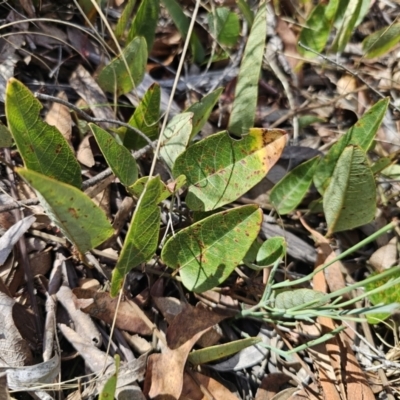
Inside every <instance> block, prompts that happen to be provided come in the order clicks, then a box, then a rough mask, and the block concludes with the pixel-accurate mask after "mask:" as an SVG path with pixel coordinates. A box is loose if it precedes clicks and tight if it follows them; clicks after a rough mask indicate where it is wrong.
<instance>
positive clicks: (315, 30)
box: [297, 3, 332, 58]
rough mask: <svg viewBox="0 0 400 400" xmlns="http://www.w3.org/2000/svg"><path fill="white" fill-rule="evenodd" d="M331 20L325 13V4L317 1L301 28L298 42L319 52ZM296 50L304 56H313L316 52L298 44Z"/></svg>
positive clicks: (326, 39) (328, 30) (326, 36)
mask: <svg viewBox="0 0 400 400" xmlns="http://www.w3.org/2000/svg"><path fill="white" fill-rule="evenodd" d="M331 25H332V20H331V19H330V18H329V16H328V15H327V6H326V5H325V4H322V3H319V4H318V5H317V6H316V7H315V8H314V9H313V10H312V12H311V14H310V15H309V17H308V18H307V21H306V26H305V27H304V28H303V29H302V30H301V32H300V37H299V42H300V43H303V44H305V45H306V46H307V47H310V48H311V49H313V50H315V51H316V52H318V53H320V52H321V51H322V50H323V49H324V48H325V45H326V43H327V41H328V38H329V33H330V31H331ZM297 51H298V52H299V53H300V54H301V55H302V56H304V57H308V58H314V57H316V54H314V53H313V52H311V51H308V50H305V49H304V48H303V47H301V46H298V47H297Z"/></svg>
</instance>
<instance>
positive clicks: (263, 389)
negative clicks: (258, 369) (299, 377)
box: [255, 372, 291, 400]
mask: <svg viewBox="0 0 400 400" xmlns="http://www.w3.org/2000/svg"><path fill="white" fill-rule="evenodd" d="M290 379H291V377H290V376H288V375H286V374H283V373H281V372H276V373H273V374H268V375H266V376H265V377H264V378H263V380H262V382H261V385H260V386H259V388H258V389H257V394H256V397H255V400H272V398H273V397H274V396H275V395H276V394H277V393H279V392H280V390H281V386H283V385H285V384H286V383H287V382H289V381H290Z"/></svg>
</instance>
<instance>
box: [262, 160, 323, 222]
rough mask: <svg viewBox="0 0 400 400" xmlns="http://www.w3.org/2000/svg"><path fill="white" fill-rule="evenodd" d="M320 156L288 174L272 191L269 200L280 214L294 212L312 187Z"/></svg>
mask: <svg viewBox="0 0 400 400" xmlns="http://www.w3.org/2000/svg"><path fill="white" fill-rule="evenodd" d="M319 160H320V158H319V156H318V157H314V158H312V159H311V160H308V161H306V162H304V163H302V164H300V165H298V166H297V167H296V168H294V169H293V170H292V171H290V172H289V173H288V174H286V175H285V176H284V177H283V178H282V179H281V180H280V181H279V182H278V183H277V184H276V185H275V186H274V187H273V188H272V190H271V193H270V195H269V199H270V201H271V203H272V204H273V206H274V207H275V208H276V211H278V213H279V214H282V215H283V214H288V213H290V212H292V211H293V210H294V209H295V208H296V207H297V206H298V205H299V204H300V202H301V200H302V199H303V197H304V196H305V195H306V193H307V191H308V189H309V188H310V186H311V182H312V180H313V176H314V172H315V170H316V168H317V165H318V163H319Z"/></svg>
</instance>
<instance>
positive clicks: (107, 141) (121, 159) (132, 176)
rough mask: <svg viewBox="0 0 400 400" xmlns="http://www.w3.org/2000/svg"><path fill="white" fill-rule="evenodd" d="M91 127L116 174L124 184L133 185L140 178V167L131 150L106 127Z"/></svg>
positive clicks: (92, 125)
mask: <svg viewBox="0 0 400 400" xmlns="http://www.w3.org/2000/svg"><path fill="white" fill-rule="evenodd" d="M89 127H90V130H91V131H92V133H93V135H94V137H95V139H96V141H97V144H98V145H99V147H100V150H101V152H102V154H103V156H104V158H105V159H106V161H107V164H108V165H109V166H110V168H111V170H112V172H113V173H114V175H115V176H116V177H117V178H119V180H120V181H121V183H122V184H123V185H125V186H130V185H133V184H134V183H135V181H136V180H137V179H138V167H137V165H136V161H135V159H134V158H133V157H132V154H131V153H130V151H129V150H128V149H127V148H126V147H124V146H121V145H120V144H119V143H118V142H117V141H116V140H115V139H114V138H113V137H112V136H111V135H110V134H109V133H108V132H106V131H105V130H104V129H101V128H99V127H98V126H96V125H95V124H89Z"/></svg>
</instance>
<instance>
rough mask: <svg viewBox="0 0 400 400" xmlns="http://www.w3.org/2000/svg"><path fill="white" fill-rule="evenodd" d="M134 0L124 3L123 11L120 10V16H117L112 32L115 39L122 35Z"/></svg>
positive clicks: (133, 5)
mask: <svg viewBox="0 0 400 400" xmlns="http://www.w3.org/2000/svg"><path fill="white" fill-rule="evenodd" d="M135 4H136V0H128V3H127V4H126V6H125V8H124V11H122V14H121V16H120V17H119V20H118V22H117V25H116V26H115V30H114V34H115V37H116V38H117V39H121V38H122V35H123V34H124V32H125V29H126V26H127V24H128V20H129V18H130V16H131V15H132V11H133V9H134V7H135Z"/></svg>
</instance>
